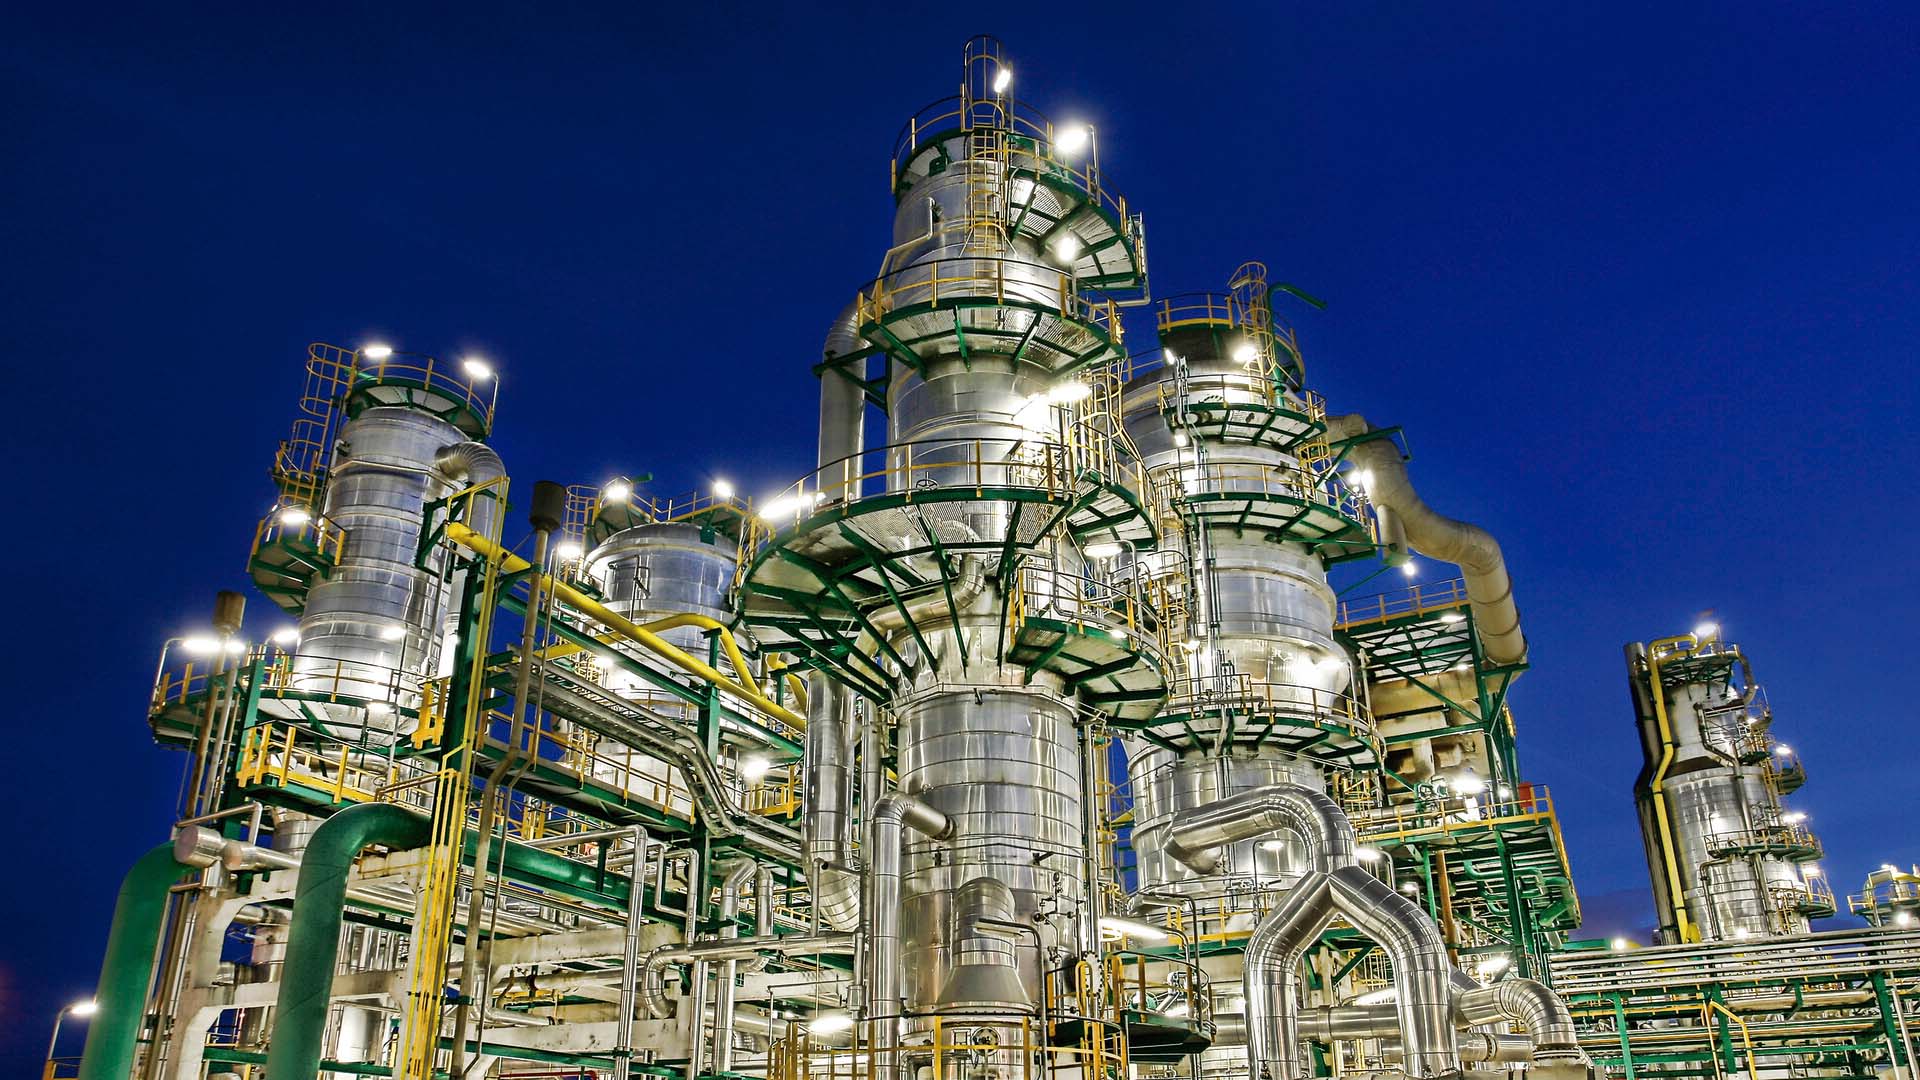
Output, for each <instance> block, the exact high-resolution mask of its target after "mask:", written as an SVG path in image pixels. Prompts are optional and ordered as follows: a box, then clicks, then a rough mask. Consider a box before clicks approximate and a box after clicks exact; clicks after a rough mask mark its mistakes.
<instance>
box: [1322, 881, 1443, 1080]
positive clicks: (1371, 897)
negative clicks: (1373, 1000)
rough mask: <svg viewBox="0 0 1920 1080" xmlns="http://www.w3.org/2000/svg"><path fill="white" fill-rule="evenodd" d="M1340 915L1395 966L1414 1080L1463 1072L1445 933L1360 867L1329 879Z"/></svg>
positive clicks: (1407, 1064) (1409, 1069) (1403, 1031)
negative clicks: (1442, 935) (1374, 944)
mask: <svg viewBox="0 0 1920 1080" xmlns="http://www.w3.org/2000/svg"><path fill="white" fill-rule="evenodd" d="M1328 878H1329V880H1330V882H1331V883H1332V886H1333V899H1334V903H1335V906H1337V907H1338V908H1339V910H1340V913H1341V914H1342V915H1344V916H1346V918H1347V921H1348V922H1351V923H1352V924H1353V925H1354V927H1355V928H1357V929H1358V930H1359V931H1360V932H1361V933H1363V934H1365V935H1367V936H1368V937H1370V938H1372V939H1373V940H1374V942H1375V943H1376V944H1378V945H1379V946H1380V948H1381V950H1382V951H1384V952H1385V953H1386V954H1387V956H1388V957H1389V958H1390V959H1391V960H1392V961H1393V985H1394V990H1395V991H1396V994H1395V1001H1394V1008H1395V1009H1396V1010H1397V1011H1398V1013H1399V1023H1400V1037H1401V1038H1403V1039H1405V1040H1406V1044H1407V1053H1406V1061H1405V1063H1404V1064H1405V1067H1406V1072H1407V1075H1408V1076H1414V1077H1421V1076H1451V1075H1453V1074H1455V1073H1458V1072H1459V1071H1460V1055H1459V1050H1458V1046H1457V1043H1456V1042H1455V1039H1454V1030H1453V972H1454V968H1453V965H1452V963H1451V962H1450V961H1449V960H1448V959H1447V944H1446V942H1445V941H1443V940H1442V939H1441V937H1440V928H1439V927H1437V926H1435V925H1434V923H1433V920H1432V919H1430V918H1428V917H1427V913H1426V912H1425V911H1424V910H1422V909H1421V907H1420V905H1418V904H1416V903H1414V902H1413V901H1412V900H1409V899H1407V897H1405V896H1403V895H1401V894H1400V893H1398V892H1396V891H1395V890H1394V889H1393V888H1392V887H1391V886H1389V885H1387V884H1386V883H1385V882H1383V881H1381V880H1380V879H1379V878H1376V877H1374V876H1373V875H1372V874H1369V873H1367V872H1366V871H1365V870H1363V869H1361V868H1360V867H1358V866H1346V867H1342V868H1340V869H1338V870H1335V871H1333V872H1332V873H1331V874H1329V875H1328Z"/></svg>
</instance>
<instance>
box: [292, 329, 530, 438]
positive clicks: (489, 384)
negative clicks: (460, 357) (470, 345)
mask: <svg viewBox="0 0 1920 1080" xmlns="http://www.w3.org/2000/svg"><path fill="white" fill-rule="evenodd" d="M326 347H327V348H333V346H326ZM351 355H352V363H353V375H352V378H351V387H352V388H357V387H361V386H381V385H399V386H411V387H417V388H419V389H421V390H424V391H427V392H428V393H431V394H434V395H437V396H439V397H442V398H446V399H447V400H449V401H452V402H454V403H456V404H458V405H460V406H462V407H463V408H465V409H467V410H468V411H470V412H472V413H473V414H474V415H475V416H477V417H479V418H480V422H481V423H482V424H483V425H484V426H486V427H488V428H491V427H492V426H493V408H494V402H495V399H496V398H497V397H498V396H499V392H500V383H499V380H497V379H495V378H493V376H492V374H491V373H489V374H487V375H484V376H482V375H478V374H475V373H474V371H473V370H472V368H471V366H470V365H468V364H466V363H464V362H461V361H454V360H442V359H440V358H439V357H434V356H426V355H423V354H420V353H402V352H395V353H390V354H388V355H386V356H383V357H380V358H377V359H376V358H374V357H370V356H368V355H367V354H366V352H365V350H361V351H358V352H355V353H353V354H351ZM483 385H484V387H485V389H484V390H483V389H482V386H483Z"/></svg>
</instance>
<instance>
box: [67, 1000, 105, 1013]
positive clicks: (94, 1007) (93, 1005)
mask: <svg viewBox="0 0 1920 1080" xmlns="http://www.w3.org/2000/svg"><path fill="white" fill-rule="evenodd" d="M99 1011H100V1003H99V1002H97V1001H95V1000H93V999H92V998H88V999H87V1000H85V1001H76V1002H74V1003H73V1004H71V1005H69V1006H67V1013H68V1014H69V1015H72V1016H92V1015H93V1014H94V1013H97V1012H99Z"/></svg>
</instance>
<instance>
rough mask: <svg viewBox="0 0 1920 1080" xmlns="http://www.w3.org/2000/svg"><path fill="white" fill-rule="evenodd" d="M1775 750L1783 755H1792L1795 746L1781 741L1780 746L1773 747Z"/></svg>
mask: <svg viewBox="0 0 1920 1080" xmlns="http://www.w3.org/2000/svg"><path fill="white" fill-rule="evenodd" d="M1773 752H1774V753H1775V754H1778V755H1779V756H1781V757H1792V756H1793V747H1791V746H1788V745H1787V744H1786V743H1781V744H1780V745H1779V746H1776V747H1774V748H1773Z"/></svg>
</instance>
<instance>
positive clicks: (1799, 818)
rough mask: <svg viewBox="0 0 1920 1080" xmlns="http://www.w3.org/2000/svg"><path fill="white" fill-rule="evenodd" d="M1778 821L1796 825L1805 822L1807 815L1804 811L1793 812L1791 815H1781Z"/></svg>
mask: <svg viewBox="0 0 1920 1080" xmlns="http://www.w3.org/2000/svg"><path fill="white" fill-rule="evenodd" d="M1780 820H1781V821H1784V822H1786V823H1787V824H1789V825H1798V824H1800V823H1801V822H1803V821H1805V820H1807V814H1806V811H1804V810H1795V811H1793V812H1792V813H1788V814H1781V815H1780Z"/></svg>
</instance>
